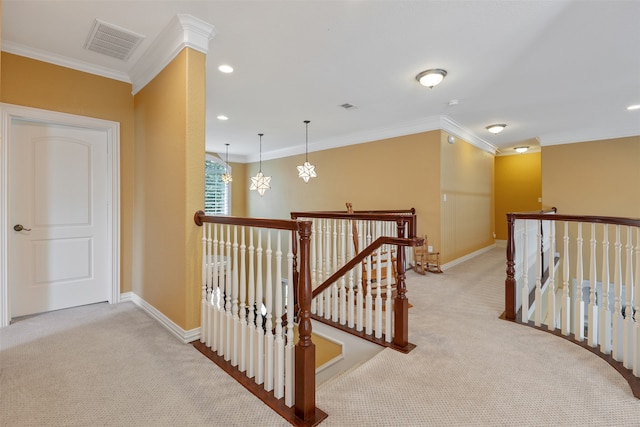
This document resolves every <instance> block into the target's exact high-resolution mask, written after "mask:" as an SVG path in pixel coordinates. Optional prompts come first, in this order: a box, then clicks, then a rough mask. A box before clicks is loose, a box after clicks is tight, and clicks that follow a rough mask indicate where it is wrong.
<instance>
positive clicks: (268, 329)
mask: <svg viewBox="0 0 640 427" xmlns="http://www.w3.org/2000/svg"><path fill="white" fill-rule="evenodd" d="M271 255H272V249H271V230H267V259H266V262H267V276H266V278H267V284H266V287H265V291H264V293H265V305H266V306H267V316H266V322H265V331H264V336H265V339H264V359H265V360H264V366H265V368H264V389H265V390H266V391H271V390H273V320H272V318H273V281H272V275H271V265H272V262H273V261H272V259H271Z"/></svg>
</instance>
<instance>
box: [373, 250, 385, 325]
mask: <svg viewBox="0 0 640 427" xmlns="http://www.w3.org/2000/svg"><path fill="white" fill-rule="evenodd" d="M381 251H382V248H380V249H379V250H378V252H377V254H376V258H377V262H376V303H375V308H376V314H375V335H374V336H375V337H376V338H382V273H381V272H382V257H383V256H384V254H382V253H381Z"/></svg>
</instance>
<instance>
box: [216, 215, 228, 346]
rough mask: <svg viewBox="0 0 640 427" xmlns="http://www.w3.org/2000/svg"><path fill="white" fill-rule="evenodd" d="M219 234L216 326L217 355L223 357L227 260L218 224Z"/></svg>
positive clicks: (221, 231) (225, 324)
mask: <svg viewBox="0 0 640 427" xmlns="http://www.w3.org/2000/svg"><path fill="white" fill-rule="evenodd" d="M219 231H220V234H219V238H218V251H219V253H220V255H219V259H220V262H219V265H218V286H219V287H220V308H219V309H218V318H219V320H218V325H219V328H220V330H219V332H218V354H219V355H220V356H224V355H225V353H226V352H227V351H228V347H226V343H227V338H226V337H227V336H226V333H227V312H226V306H227V301H226V299H225V298H226V296H227V291H226V286H227V284H226V280H225V265H226V262H227V260H226V259H225V257H224V253H225V252H224V246H225V244H224V225H222V224H220V230H219Z"/></svg>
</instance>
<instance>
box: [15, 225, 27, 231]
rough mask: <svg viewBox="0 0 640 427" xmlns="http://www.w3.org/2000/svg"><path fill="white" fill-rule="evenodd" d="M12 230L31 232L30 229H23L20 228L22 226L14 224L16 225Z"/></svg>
mask: <svg viewBox="0 0 640 427" xmlns="http://www.w3.org/2000/svg"><path fill="white" fill-rule="evenodd" d="M13 229H14V230H16V231H22V230H24V231H31V229H30V228H24V227H23V226H22V224H16V225H14V226H13Z"/></svg>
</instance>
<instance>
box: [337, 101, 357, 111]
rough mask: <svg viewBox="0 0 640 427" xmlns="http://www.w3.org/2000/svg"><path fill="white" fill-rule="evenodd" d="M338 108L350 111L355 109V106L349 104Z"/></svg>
mask: <svg viewBox="0 0 640 427" xmlns="http://www.w3.org/2000/svg"><path fill="white" fill-rule="evenodd" d="M340 106H341V107H342V108H344V109H345V110H351V109H353V108H356V106H355V105H353V104H349V103H346V104H342V105H340Z"/></svg>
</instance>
